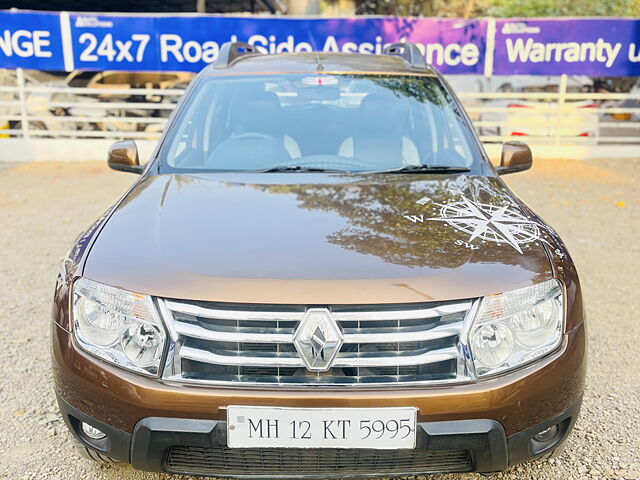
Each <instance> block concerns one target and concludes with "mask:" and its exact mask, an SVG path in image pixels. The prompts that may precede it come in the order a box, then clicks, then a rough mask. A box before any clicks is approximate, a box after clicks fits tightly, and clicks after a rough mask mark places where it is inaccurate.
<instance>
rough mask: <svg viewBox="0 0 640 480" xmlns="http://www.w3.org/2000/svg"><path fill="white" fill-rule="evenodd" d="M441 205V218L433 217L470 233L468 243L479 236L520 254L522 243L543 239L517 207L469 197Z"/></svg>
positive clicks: (535, 224)
mask: <svg viewBox="0 0 640 480" xmlns="http://www.w3.org/2000/svg"><path fill="white" fill-rule="evenodd" d="M434 205H437V206H438V207H440V212H439V214H440V218H430V219H429V220H432V221H436V222H445V223H447V225H449V226H451V227H453V228H455V229H456V230H459V231H461V232H464V233H466V234H468V235H469V240H468V242H467V243H468V244H471V242H473V241H474V240H475V239H476V238H479V239H481V240H485V241H487V242H493V243H508V244H509V245H511V246H512V247H513V248H514V249H515V250H517V251H518V253H522V249H521V248H520V245H523V244H528V243H533V242H536V241H538V240H540V227H539V226H538V224H537V223H536V222H533V221H531V220H529V219H528V218H527V217H525V216H524V215H522V214H521V213H520V212H519V211H518V210H517V209H515V208H513V207H510V206H508V205H505V206H496V205H489V204H486V203H478V202H472V201H471V200H469V199H468V198H466V197H462V200H461V201H454V202H450V203H447V204H444V205H443V204H439V203H434Z"/></svg>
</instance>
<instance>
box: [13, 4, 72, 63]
mask: <svg viewBox="0 0 640 480" xmlns="http://www.w3.org/2000/svg"><path fill="white" fill-rule="evenodd" d="M20 67H23V68H34V69H39V70H64V54H63V49H62V38H61V33H60V19H59V16H58V14H57V13H49V12H43V13H36V12H10V11H9V12H6V11H3V12H0V68H20Z"/></svg>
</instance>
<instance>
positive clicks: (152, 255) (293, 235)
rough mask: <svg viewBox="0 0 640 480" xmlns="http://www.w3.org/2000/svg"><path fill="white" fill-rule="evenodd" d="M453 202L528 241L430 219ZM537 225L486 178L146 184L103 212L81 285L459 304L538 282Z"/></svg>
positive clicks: (546, 274)
mask: <svg viewBox="0 0 640 480" xmlns="http://www.w3.org/2000/svg"><path fill="white" fill-rule="evenodd" d="M474 197H477V198H476V199H474ZM425 198H428V199H429V201H428V202H425V200H424V199H425ZM464 199H467V200H469V201H473V202H474V204H478V203H481V204H486V205H491V204H493V205H497V206H502V205H508V206H509V207H508V208H509V209H511V210H512V211H514V212H519V213H520V214H521V215H523V216H528V218H527V220H528V221H529V222H530V224H531V232H529V233H530V234H531V238H528V240H530V241H528V242H525V243H522V244H519V243H516V244H514V245H512V244H510V243H508V242H507V241H506V240H505V241H504V242H503V243H496V241H491V240H487V239H485V240H483V237H487V236H489V237H490V236H491V235H486V234H487V233H491V232H493V231H494V230H495V228H496V227H495V225H494V224H489V225H488V226H486V227H484V226H483V225H480V224H476V223H473V222H474V220H473V219H471V220H470V221H469V222H470V223H464V224H459V223H456V224H455V225H451V224H449V223H447V221H445V220H444V219H443V218H442V216H443V215H442V214H443V208H444V209H445V210H444V212H445V215H447V213H446V212H449V211H450V212H451V214H453V215H456V214H457V212H459V208H457V207H460V206H461V202H462V201H463V200H464ZM418 202H421V203H418ZM462 206H463V205H462ZM463 207H464V206H463ZM456 225H458V227H464V228H466V231H465V230H460V229H458V228H456ZM496 225H498V226H500V225H501V224H500V223H499V222H498V223H496ZM505 225H507V226H508V227H509V226H510V224H509V223H508V220H507V223H505ZM476 227H477V228H478V231H479V232H480V234H479V237H478V238H475V239H471V237H472V236H473V231H471V230H469V229H474V228H476ZM511 227H516V228H519V227H518V225H511ZM483 228H484V229H485V230H483ZM545 228H546V227H545V225H544V224H543V223H542V222H541V221H540V220H539V219H537V218H536V217H534V216H533V214H531V213H530V212H528V211H526V210H522V207H520V205H519V204H518V203H517V202H516V200H515V198H513V197H512V194H511V193H510V192H509V190H508V189H507V188H506V187H505V186H504V184H502V182H501V181H500V180H499V179H497V178H490V177H479V176H478V177H476V176H455V175H383V174H379V175H369V176H366V175H363V176H355V177H354V176H349V175H322V174H200V175H158V176H151V177H148V178H147V179H145V180H144V181H143V182H141V183H140V184H139V185H137V186H136V187H135V188H134V189H133V190H132V191H131V192H130V194H129V195H128V196H127V197H126V198H125V199H124V201H123V202H122V203H121V204H120V205H119V206H118V208H117V209H116V210H115V211H114V212H113V215H112V217H111V218H110V220H109V221H108V223H107V224H106V226H105V228H104V229H103V231H102V232H101V234H100V235H99V237H98V239H97V241H96V243H95V244H94V245H93V247H92V250H91V253H90V255H89V258H88V261H87V263H86V266H85V269H84V275H85V276H86V277H88V278H90V279H93V280H96V281H99V282H102V283H106V284H109V285H112V286H118V287H121V288H125V289H127V290H130V291H134V292H139V293H148V294H152V295H156V296H161V297H166V298H181V299H192V300H208V301H220V302H243V303H289V304H307V305H309V304H311V305H312V304H353V303H402V302H424V301H432V300H450V299H460V298H472V297H478V296H482V295H487V294H494V293H500V292H503V291H506V290H511V289H515V288H520V287H524V286H527V285H531V284H533V283H538V282H541V281H544V280H547V279H548V278H550V272H551V268H550V264H549V259H548V256H547V252H546V250H545V248H544V246H543V242H544V241H548V240H545V238H546V236H547V235H546V230H545ZM124 239H126V245H127V246H128V247H127V248H123V240H124Z"/></svg>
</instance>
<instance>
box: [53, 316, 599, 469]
mask: <svg viewBox="0 0 640 480" xmlns="http://www.w3.org/2000/svg"><path fill="white" fill-rule="evenodd" d="M52 339H53V365H54V380H55V385H56V392H57V394H58V398H59V402H60V408H61V410H62V412H63V414H64V416H65V419H66V420H67V423H68V425H69V427H70V429H71V430H72V431H73V432H74V433H75V434H76V435H77V436H78V437H79V438H80V439H81V440H82V441H84V442H85V443H87V442H88V441H89V439H87V438H85V437H84V436H83V435H82V434H81V433H80V430H79V425H80V421H83V422H86V423H89V424H90V425H92V426H94V427H96V428H99V429H100V430H102V431H103V432H105V433H107V434H108V436H107V439H104V440H102V441H99V442H98V443H96V442H93V443H87V445H88V446H89V447H90V448H93V449H95V450H98V451H101V452H102V453H104V454H105V455H108V456H110V457H113V458H116V459H118V460H122V461H126V462H130V463H132V464H133V466H134V467H136V468H139V469H142V470H151V471H170V472H175V473H187V474H201V475H217V476H227V477H243V476H249V477H256V476H258V477H278V478H283V477H286V476H291V477H301V476H306V477H314V476H315V477H324V478H327V477H331V476H343V477H344V476H367V475H369V476H381V475H401V474H416V473H436V472H463V471H479V472H492V471H499V470H503V469H505V468H506V467H507V466H509V465H513V464H516V463H520V462H522V461H525V460H528V459H530V458H534V457H537V456H540V455H544V454H545V453H547V452H549V451H552V450H555V449H556V448H557V447H558V445H560V444H561V443H562V442H564V440H565V439H566V437H567V435H568V434H569V432H570V430H571V428H572V426H573V423H574V422H575V419H576V417H577V414H578V411H579V408H580V402H581V397H582V392H583V389H584V379H585V370H586V362H585V329H584V324H582V323H581V324H579V325H578V326H577V327H575V328H574V329H572V330H571V331H569V332H568V333H567V334H565V337H564V341H563V343H562V346H561V347H560V348H559V349H558V351H556V352H555V353H554V354H552V355H549V356H547V357H546V358H544V359H543V360H541V361H539V362H537V363H535V364H532V365H530V366H528V367H525V368H522V369H520V370H517V371H514V372H511V373H509V374H506V375H503V376H500V377H496V378H492V379H487V380H483V381H480V382H476V383H472V384H464V385H452V386H437V387H436V386H434V387H430V388H397V387H396V388H393V389H386V390H354V389H330V390H325V389H318V390H316V389H303V390H291V389H284V388H281V389H272V390H266V389H265V390H256V389H248V388H242V387H240V388H222V387H217V388H214V387H202V386H194V385H184V384H170V383H166V382H163V381H159V380H158V379H152V378H145V377H142V376H140V375H136V374H133V373H129V372H127V371H124V370H122V369H119V368H117V367H114V366H111V365H108V364H106V363H104V362H102V361H100V360H98V359H96V358H94V357H91V356H89V355H88V354H86V353H84V352H83V351H81V350H79V349H78V348H77V347H76V346H75V345H74V342H73V339H72V335H71V334H70V333H69V332H67V331H66V330H64V329H62V328H61V327H59V326H57V325H55V324H54V326H53V331H52ZM228 405H253V406H283V407H303V408H304V407H316V408H317V407H333V408H340V407H391V406H412V407H417V408H418V409H419V414H418V422H419V425H420V429H419V439H418V445H417V448H416V449H415V450H408V451H407V450H405V451H402V450H396V451H387V452H391V454H388V453H387V454H385V453H376V452H372V451H371V450H349V449H346V450H337V449H334V450H327V449H325V450H322V449H311V450H295V449H266V450H265V449H247V450H242V449H229V448H227V447H226V424H225V419H226V407H227V406H228ZM552 425H559V430H558V432H559V433H558V435H556V437H554V438H553V441H551V442H550V443H545V444H541V443H539V442H536V441H535V440H532V438H533V436H534V435H536V434H537V433H539V432H540V431H542V430H544V429H546V428H547V427H549V426H552Z"/></svg>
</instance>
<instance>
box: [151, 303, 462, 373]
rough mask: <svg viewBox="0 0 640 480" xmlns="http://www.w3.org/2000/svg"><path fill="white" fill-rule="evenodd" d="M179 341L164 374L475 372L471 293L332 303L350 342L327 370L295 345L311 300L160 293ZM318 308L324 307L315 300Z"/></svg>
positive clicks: (345, 342) (162, 306)
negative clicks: (425, 300) (406, 302)
mask: <svg viewBox="0 0 640 480" xmlns="http://www.w3.org/2000/svg"><path fill="white" fill-rule="evenodd" d="M158 302H159V306H160V310H161V312H162V314H163V316H164V318H165V321H166V323H167V327H168V330H169V332H170V333H171V338H172V345H171V346H170V348H169V355H168V356H167V362H166V365H165V368H164V373H163V378H165V379H167V380H172V381H183V382H193V383H213V384H215V383H218V384H228V383H231V384H239V385H247V386H251V385H257V384H260V385H266V386H268V385H274V386H277V385H278V384H287V385H295V384H299V385H301V386H309V385H319V386H331V385H339V386H343V385H364V386H373V385H377V384H398V383H429V384H434V383H452V382H463V381H468V380H469V379H470V378H471V377H470V375H469V373H468V370H467V364H466V360H465V358H464V355H463V354H462V351H463V348H462V345H461V344H460V335H461V332H462V330H463V326H464V323H465V318H466V315H467V314H468V312H469V310H470V309H471V307H472V306H473V302H472V301H462V302H456V303H443V304H423V305H420V306H418V307H416V305H415V304H413V305H410V306H382V307H347V306H332V307H329V308H328V309H329V310H330V312H331V316H332V317H333V319H334V321H335V322H336V324H337V325H338V328H339V329H340V331H341V332H342V338H343V344H342V346H341V348H340V350H339V351H338V352H337V354H336V357H335V359H334V361H333V364H332V365H331V368H330V370H329V371H327V372H311V371H309V370H307V368H306V367H305V362H304V361H303V359H302V358H301V357H300V355H299V353H298V351H297V349H296V347H295V345H294V335H295V331H296V328H297V327H298V325H299V324H300V322H301V321H302V319H303V318H304V316H305V311H306V307H305V306H286V307H280V308H278V307H273V306H243V307H242V308H237V307H236V306H235V305H234V306H228V305H222V304H213V303H206V302H191V303H187V302H182V301H174V300H162V299H159V300H158ZM314 308H317V307H314Z"/></svg>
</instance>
